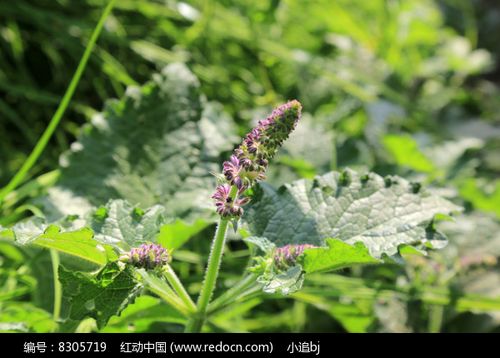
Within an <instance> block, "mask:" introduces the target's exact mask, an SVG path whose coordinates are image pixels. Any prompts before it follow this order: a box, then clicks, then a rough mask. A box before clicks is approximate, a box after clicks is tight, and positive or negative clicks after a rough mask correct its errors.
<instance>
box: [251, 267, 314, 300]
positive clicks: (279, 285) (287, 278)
mask: <svg viewBox="0 0 500 358" xmlns="http://www.w3.org/2000/svg"><path fill="white" fill-rule="evenodd" d="M258 281H259V282H260V283H262V284H263V285H264V286H263V287H262V290H263V291H264V292H265V293H280V294H282V295H289V294H291V293H294V292H296V291H298V290H300V289H301V288H302V284H303V283H304V271H303V270H302V267H301V266H300V265H297V266H293V267H290V268H289V269H288V270H287V271H285V272H282V273H278V274H276V273H270V274H264V275H262V276H260V277H259V278H258Z"/></svg>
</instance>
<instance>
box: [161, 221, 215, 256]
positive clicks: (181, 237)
mask: <svg viewBox="0 0 500 358" xmlns="http://www.w3.org/2000/svg"><path fill="white" fill-rule="evenodd" d="M209 224H210V223H209V222H208V221H206V220H203V219H198V220H196V221H195V222H194V223H192V224H188V223H186V222H185V221H183V220H181V219H177V220H175V221H174V222H173V223H170V224H165V225H163V226H162V227H161V229H160V234H159V236H158V238H157V240H156V241H157V242H158V243H159V244H161V245H163V246H164V247H166V248H167V249H170V250H175V249H178V248H179V247H181V246H182V245H184V244H185V243H186V242H187V241H188V240H189V239H190V238H191V237H193V236H194V235H196V234H198V233H199V232H201V231H202V230H203V229H205V228H206V227H207V226H208V225H209Z"/></svg>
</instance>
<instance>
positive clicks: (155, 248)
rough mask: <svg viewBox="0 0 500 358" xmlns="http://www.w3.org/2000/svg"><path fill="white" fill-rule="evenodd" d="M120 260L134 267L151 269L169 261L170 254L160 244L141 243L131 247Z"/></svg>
mask: <svg viewBox="0 0 500 358" xmlns="http://www.w3.org/2000/svg"><path fill="white" fill-rule="evenodd" d="M120 260H121V261H123V262H127V263H130V264H132V265H134V266H135V267H139V268H145V269H147V270H151V269H155V268H157V267H162V266H164V265H166V264H167V263H168V262H169V261H170V255H169V254H168V251H167V249H165V248H164V247H163V246H161V245H157V244H142V245H141V246H139V247H134V248H132V249H131V250H130V251H129V252H128V253H126V254H125V255H123V256H122V257H121V258H120Z"/></svg>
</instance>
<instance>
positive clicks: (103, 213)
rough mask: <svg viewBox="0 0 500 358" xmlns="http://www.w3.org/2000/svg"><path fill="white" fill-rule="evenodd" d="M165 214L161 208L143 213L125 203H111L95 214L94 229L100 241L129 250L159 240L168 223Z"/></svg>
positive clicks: (152, 208) (92, 224)
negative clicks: (162, 229)
mask: <svg viewBox="0 0 500 358" xmlns="http://www.w3.org/2000/svg"><path fill="white" fill-rule="evenodd" d="M164 212H165V208H163V207H162V206H160V205H155V206H153V207H151V208H149V209H147V210H145V211H143V210H142V209H140V208H138V207H134V206H132V205H131V204H130V203H128V202H126V201H124V200H111V201H109V202H108V204H106V206H105V207H103V208H101V209H98V210H97V211H96V213H95V214H94V215H93V219H92V223H91V227H92V229H93V230H94V233H95V239H96V240H97V241H99V242H102V243H105V244H109V245H111V246H113V247H115V248H117V249H118V250H119V251H121V250H125V251H128V250H129V249H130V248H132V247H135V246H139V245H140V244H141V243H144V242H153V241H155V240H156V237H157V236H158V233H159V232H160V228H161V227H162V225H163V224H164V223H165V217H164V215H163V213H164ZM98 214H99V215H98Z"/></svg>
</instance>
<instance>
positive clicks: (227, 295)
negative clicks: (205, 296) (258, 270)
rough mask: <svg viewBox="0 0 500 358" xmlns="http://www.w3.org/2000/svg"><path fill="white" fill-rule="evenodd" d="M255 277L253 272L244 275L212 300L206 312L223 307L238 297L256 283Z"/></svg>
mask: <svg viewBox="0 0 500 358" xmlns="http://www.w3.org/2000/svg"><path fill="white" fill-rule="evenodd" d="M257 277H258V275H257V274H253V273H252V274H250V275H247V276H245V277H244V278H243V279H242V280H241V281H240V282H238V283H237V284H236V285H234V286H233V287H231V288H230V289H229V290H227V291H226V292H224V293H223V294H222V295H221V296H219V297H218V298H216V299H215V300H214V301H212V303H211V304H210V305H209V306H208V312H214V311H217V310H219V309H221V308H222V307H225V306H226V305H227V304H228V303H230V302H233V301H234V300H236V299H238V298H239V297H240V296H241V295H242V294H244V293H245V292H247V291H248V290H249V289H251V288H253V286H254V285H256V283H257V281H256V280H257Z"/></svg>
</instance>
